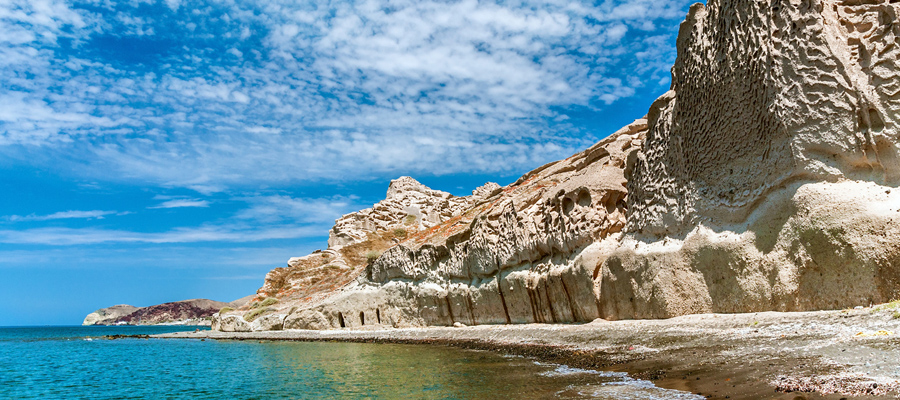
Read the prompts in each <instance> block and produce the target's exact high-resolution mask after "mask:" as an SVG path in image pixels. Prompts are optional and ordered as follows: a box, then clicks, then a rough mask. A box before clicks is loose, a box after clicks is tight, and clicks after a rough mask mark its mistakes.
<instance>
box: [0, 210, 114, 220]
mask: <svg viewBox="0 0 900 400" xmlns="http://www.w3.org/2000/svg"><path fill="white" fill-rule="evenodd" d="M124 214H126V213H120V212H118V211H101V210H92V211H71V210H70V211H60V212H55V213H53V214H48V215H35V214H30V215H8V216H6V217H3V219H6V220H7V221H10V222H25V221H51V220H57V219H103V217H105V216H107V215H124Z"/></svg>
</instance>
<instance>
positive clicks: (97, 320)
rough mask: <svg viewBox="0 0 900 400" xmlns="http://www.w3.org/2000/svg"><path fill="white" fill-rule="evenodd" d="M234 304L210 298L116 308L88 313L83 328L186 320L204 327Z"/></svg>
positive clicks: (117, 306)
mask: <svg viewBox="0 0 900 400" xmlns="http://www.w3.org/2000/svg"><path fill="white" fill-rule="evenodd" d="M237 302H241V300H237ZM230 305H231V306H233V304H231V303H223V302H220V301H213V300H207V299H193V300H183V301H176V302H172V303H164V304H158V305H154V306H149V307H134V306H129V305H116V306H112V307H109V308H102V309H99V310H97V311H94V312H92V313H90V314H88V316H87V317H85V319H84V322H83V323H82V325H156V324H164V323H179V322H183V321H193V322H194V323H196V324H198V325H203V324H208V323H210V322H209V319H210V317H212V315H213V314H215V313H217V312H219V310H220V309H222V308H223V307H227V306H230ZM203 320H206V321H203Z"/></svg>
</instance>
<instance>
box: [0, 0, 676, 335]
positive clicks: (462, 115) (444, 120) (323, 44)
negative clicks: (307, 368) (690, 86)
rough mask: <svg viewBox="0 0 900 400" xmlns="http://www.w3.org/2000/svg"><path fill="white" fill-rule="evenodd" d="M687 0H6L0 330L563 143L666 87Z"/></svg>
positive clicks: (183, 277)
mask: <svg viewBox="0 0 900 400" xmlns="http://www.w3.org/2000/svg"><path fill="white" fill-rule="evenodd" d="M689 4H690V2H689V1H682V0H622V1H595V2H572V1H543V2H541V1H538V2H520V1H508V2H479V1H468V0H466V1H427V0H426V1H404V0H397V1H386V0H372V1H356V2H353V1H339V2H327V1H321V2H312V3H304V2H298V1H294V0H291V1H287V0H283V1H282V0H273V1H243V0H198V1H181V0H118V1H117V0H84V1H62V0H0V82H2V85H3V87H2V90H0V191H2V192H0V193H3V195H2V196H0V276H2V279H0V326H4V325H45V324H78V323H80V322H81V319H82V318H83V317H84V315H86V314H87V313H89V312H91V311H93V310H95V309H97V308H101V307H107V306H111V305H113V304H120V303H127V304H132V305H136V306H146V305H151V304H158V303H162V302H167V301H175V300H182V299H187V298H211V299H215V300H222V301H230V300H234V299H236V298H239V297H243V296H245V295H247V294H251V293H253V292H255V290H256V289H257V288H258V287H259V286H260V285H261V284H262V279H263V276H264V275H265V273H266V272H267V271H269V270H270V269H272V268H274V267H279V266H282V265H284V263H285V262H286V261H287V259H288V258H289V257H292V256H302V255H305V254H308V253H309V252H311V251H312V250H315V249H318V248H324V247H325V245H326V244H325V241H326V239H327V230H328V229H329V228H330V226H331V225H332V223H333V221H334V220H335V219H336V218H338V217H340V216H341V215H343V214H345V213H347V212H351V211H356V210H359V209H362V208H366V207H368V206H370V205H371V204H373V203H375V202H377V201H378V200H380V199H382V198H383V197H384V193H385V191H386V190H387V184H388V182H389V181H390V179H393V178H396V177H398V176H401V175H411V176H413V177H415V178H417V179H419V180H420V181H422V182H423V183H425V184H427V185H429V186H431V187H433V188H435V189H440V190H446V191H449V192H451V193H454V194H457V195H466V194H468V193H470V192H471V190H472V189H474V188H475V187H477V186H480V185H481V184H483V183H484V182H486V181H495V182H498V183H500V184H502V185H505V184H508V183H510V182H512V181H514V180H515V179H516V178H517V177H518V176H519V175H521V174H523V173H524V172H527V171H529V170H531V169H533V168H536V167H538V166H540V165H542V164H544V163H546V162H549V161H553V160H557V159H560V158H565V157H567V156H569V155H571V154H573V153H575V152H576V151H579V150H582V149H584V148H586V147H588V146H589V145H591V144H593V143H594V142H596V141H597V140H599V139H602V138H603V137H605V136H607V135H608V134H610V133H612V132H613V131H615V130H616V129H618V128H619V127H621V126H623V125H625V124H626V123H628V122H630V121H632V120H633V119H635V118H639V117H641V116H643V115H644V114H645V113H646V111H647V108H648V107H649V105H650V103H651V102H652V101H653V99H655V98H656V97H657V96H659V95H660V94H662V93H664V92H665V91H666V90H667V89H668V86H669V83H670V80H669V69H670V68H671V65H672V63H673V62H674V59H675V49H674V43H675V35H676V33H677V28H678V24H679V23H680V22H681V21H682V20H683V18H684V15H685V14H686V12H687V8H688V6H689Z"/></svg>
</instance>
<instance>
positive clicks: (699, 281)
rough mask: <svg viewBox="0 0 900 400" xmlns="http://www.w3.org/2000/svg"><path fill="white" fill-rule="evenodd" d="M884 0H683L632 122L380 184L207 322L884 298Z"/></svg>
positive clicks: (893, 45)
mask: <svg viewBox="0 0 900 400" xmlns="http://www.w3.org/2000/svg"><path fill="white" fill-rule="evenodd" d="M898 12H900V2H898V1H896V0H866V1H860V0H775V1H769V2H750V1H739V0H710V1H709V2H708V4H707V5H701V4H696V5H694V6H692V7H691V9H690V12H689V14H688V16H687V18H686V20H685V22H684V23H683V24H682V26H681V30H680V32H679V37H678V41H677V47H678V58H677V60H676V62H675V65H674V67H673V69H672V87H671V90H670V91H669V92H667V93H666V94H664V95H663V96H661V97H660V98H659V99H658V100H657V101H656V102H654V104H653V105H652V106H651V108H650V111H649V113H648V115H647V116H646V119H641V120H638V121H636V122H635V123H633V124H631V125H629V126H627V127H625V128H623V129H622V130H620V131H619V132H616V133H614V134H613V135H611V136H610V137H609V138H607V139H605V140H604V141H602V142H600V143H598V144H597V145H595V146H593V147H591V148H590V149H588V150H586V151H584V152H582V153H579V154H577V155H575V156H572V157H570V158H569V159H566V160H563V161H560V162H556V163H552V164H549V165H546V166H544V167H541V168H539V169H537V170H535V171H532V172H530V173H528V174H526V175H525V176H523V177H522V178H521V179H519V180H518V181H517V182H515V183H513V184H512V185H509V186H507V187H503V188H500V187H499V186H487V187H485V188H480V189H479V190H476V191H475V193H474V194H473V195H472V196H468V197H461V198H454V197H452V196H449V195H447V194H446V193H442V192H437V191H433V190H431V189H428V188H426V187H424V186H422V185H421V184H419V183H418V182H415V181H414V180H411V179H409V178H402V179H400V180H398V181H394V182H392V185H391V189H390V190H389V191H388V198H387V199H386V200H385V201H384V202H381V203H379V204H378V205H376V206H375V207H374V208H372V209H369V210H364V211H362V212H360V213H355V214H351V215H348V216H345V217H343V218H341V219H340V220H338V222H337V224H336V225H335V228H334V229H333V230H332V232H331V237H330V240H329V245H330V249H329V250H326V251H325V252H323V253H321V255H317V254H314V255H312V256H308V257H307V258H303V259H297V260H299V261H297V260H292V262H293V263H294V264H292V265H290V266H289V267H287V268H286V269H283V270H282V271H281V272H279V273H275V271H273V273H272V274H270V275H271V276H270V277H267V280H266V286H264V287H263V289H261V292H260V294H259V296H258V297H259V298H258V299H257V301H258V302H257V303H256V304H262V301H263V299H264V298H265V297H267V296H270V297H273V299H278V300H277V301H278V303H276V305H275V306H270V307H269V308H265V309H260V308H256V309H252V310H251V309H244V310H239V312H235V313H232V314H228V315H222V316H219V317H218V318H219V320H221V321H222V322H223V324H222V325H221V329H224V330H229V329H230V330H251V329H253V330H256V329H275V328H277V329H281V328H286V329H291V328H303V329H329V328H339V327H359V326H361V325H382V326H384V325H387V326H422V325H453V324H457V323H462V324H502V323H528V322H557V323H564V322H579V321H590V320H592V319H596V318H606V319H621V318H666V317H672V316H677V315H683V314H690V313H706V312H753V311H766V310H779V311H794V310H813V309H833V308H843V307H852V306H856V305H868V304H870V303H878V302H884V301H888V300H891V299H894V298H897V297H898V296H900V224H898V220H900V191H898V190H896V186H897V184H898V180H900V160H898V145H900V138H898V134H900V132H898V129H897V122H898V120H900V65H898V64H900V62H898V59H900V23H898V21H900V19H898ZM398 229H403V231H402V232H400V231H397V230H398ZM401 233H402V234H401ZM353 246H356V247H353ZM363 251H372V252H374V253H372V254H370V257H364V256H362V254H363ZM381 252H383V254H380V253H381ZM379 254H380V255H379ZM309 257H312V258H309ZM316 257H318V258H316ZM324 259H328V260H329V261H326V262H323V261H322V260H324ZM338 259H340V260H338ZM311 260H314V261H311ZM332 260H338V261H332ZM342 263H343V264H342ZM327 265H336V266H338V267H342V268H344V269H343V271H344V272H342V273H341V274H339V276H338V277H337V278H329V277H327V276H319V277H318V278H319V279H320V280H321V279H325V281H326V282H329V283H330V284H332V285H333V286H330V287H327V288H326V287H323V286H322V285H321V284H318V285H319V286H316V285H317V284H316V283H313V284H311V283H310V282H307V281H303V280H302V279H301V275H303V274H307V275H309V274H310V273H311V271H313V270H315V268H324V267H325V266H327ZM276 271H278V270H276ZM304 271H305V272H304ZM315 271H318V270H315ZM273 274H274V275H273ZM290 274H295V276H296V277H298V278H297V279H293V280H291V279H287V278H285V279H281V278H279V277H280V276H288V275H290ZM313 275H315V274H313ZM303 276H306V275H303ZM284 282H291V283H289V284H287V285H286V284H284ZM285 287H289V288H290V290H299V291H305V292H304V296H296V293H294V295H293V297H291V296H292V295H284V294H283V293H282V292H283V291H284V288H285ZM284 299H287V300H289V301H284ZM242 313H244V314H243V315H245V316H246V315H247V314H248V313H253V314H254V315H256V316H257V318H259V316H261V317H264V318H265V319H260V320H261V321H266V322H255V325H253V323H251V322H247V321H246V320H245V319H244V318H243V317H242V316H241V315H242ZM225 322H227V323H225Z"/></svg>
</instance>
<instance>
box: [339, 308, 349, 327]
mask: <svg viewBox="0 0 900 400" xmlns="http://www.w3.org/2000/svg"><path fill="white" fill-rule="evenodd" d="M338 323H339V324H341V328H346V327H347V326H346V325H345V324H344V313H340V312H339V313H338Z"/></svg>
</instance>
